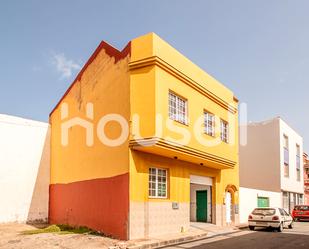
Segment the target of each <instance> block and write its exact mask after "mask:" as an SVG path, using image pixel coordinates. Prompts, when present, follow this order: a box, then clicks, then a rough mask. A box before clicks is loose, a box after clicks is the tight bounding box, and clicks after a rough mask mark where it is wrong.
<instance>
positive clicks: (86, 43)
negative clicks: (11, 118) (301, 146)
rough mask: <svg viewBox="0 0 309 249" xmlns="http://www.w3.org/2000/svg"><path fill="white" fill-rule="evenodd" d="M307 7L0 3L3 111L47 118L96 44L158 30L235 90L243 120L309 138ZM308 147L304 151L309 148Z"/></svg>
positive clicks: (199, 1) (280, 1)
mask: <svg viewBox="0 0 309 249" xmlns="http://www.w3.org/2000/svg"><path fill="white" fill-rule="evenodd" d="M308 9H309V1H306V0H303V1H302V0H297V1H295V0H290V1H287V0H277V1H274V0H268V1H260V0H256V1H247V0H241V1H239V0H234V1H230V0H222V1H221V0H213V1H210V0H194V1H182V0H174V1H173V0H168V1H167V0H162V1H159V0H156V1H145V0H140V1H136V0H130V1H129V0H128V1H117V0H113V1H103V0H101V1H95V0H89V1H79V0H74V1H73V0H72V1H58V0H54V1H31V0H29V1H17V0H7V1H5V0H4V1H1V2H0V85H1V91H0V113H6V114H11V115H17V116H21V117H26V118H31V119H35V120H41V121H47V120H48V114H49V112H50V111H51V110H52V108H53V107H54V106H55V104H56V103H57V101H58V100H59V99H60V97H61V96H62V95H63V93H64V92H65V90H66V89H67V87H68V86H69V85H70V83H71V82H72V80H73V79H74V76H75V75H76V74H77V72H78V69H79V68H80V67H81V66H82V65H83V64H84V63H85V62H86V60H87V58H88V57H89V56H90V55H91V53H92V52H93V51H94V49H95V48H96V46H97V45H98V44H99V42H100V41H101V40H106V41H108V42H109V43H111V44H113V45H114V46H115V47H118V48H119V49H121V48H122V47H123V46H124V45H125V44H126V43H127V42H128V41H129V40H131V39H132V38H134V37H137V36H140V35H142V34H145V33H148V32H151V31H152V32H156V33H157V34H158V35H160V36H161V37H162V38H163V39H165V40H166V41H168V42H169V43H170V44H171V45H173V46H174V47H175V48H176V49H178V50H179V51H180V52H182V53H183V54H184V55H186V56H187V57H188V58H189V59H191V60H192V61H193V62H195V63H196V64H197V65H199V66H200V67H201V68H203V69H204V70H206V71H207V72H208V73H210V74H211V75H213V76H214V77H215V78H217V79H218V80H220V81H221V82H222V83H224V84H225V85H226V86H227V87H229V88H231V89H232V90H233V91H234V92H235V95H236V96H237V97H238V98H239V99H240V101H241V102H245V103H247V104H248V118H249V120H251V121H261V120H264V119H269V118H272V117H274V116H281V117H282V118H283V119H284V120H286V121H287V122H288V123H289V124H290V125H291V126H292V127H293V128H294V129H296V130H297V131H298V132H299V133H300V134H301V135H302V136H303V137H304V138H305V140H307V141H309V129H308V126H309V117H308V107H309V98H308V96H309V82H308V78H309V70H308V69H309V27H308V25H309V15H308ZM308 144H309V143H308V142H305V145H306V146H305V148H306V150H307V151H309V147H308Z"/></svg>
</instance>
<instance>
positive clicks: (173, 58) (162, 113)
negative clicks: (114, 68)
mask: <svg viewBox="0 0 309 249" xmlns="http://www.w3.org/2000/svg"><path fill="white" fill-rule="evenodd" d="M154 58H157V60H158V61H156V62H154V61H151V60H154ZM164 65H165V66H164ZM166 65H171V66H170V67H169V68H168V66H166ZM176 72H177V73H178V74H179V75H175V74H176ZM190 82H191V83H190ZM130 84H131V93H130V95H131V97H130V100H131V103H130V104H131V120H132V117H133V115H135V114H137V115H139V116H140V117H142V118H140V123H139V127H138V128H139V130H138V133H139V134H137V132H136V133H133V134H132V137H131V139H136V138H137V137H138V138H139V137H143V138H152V137H158V138H161V139H164V140H165V141H170V142H173V141H176V140H177V142H178V143H181V142H180V141H179V140H181V139H182V138H183V136H182V134H181V132H182V131H184V130H186V131H187V133H189V134H190V137H191V139H190V140H189V142H188V143H186V146H187V147H189V148H191V149H192V150H197V151H202V152H205V153H208V154H210V155H212V157H216V158H218V160H219V159H220V160H226V161H229V162H233V163H234V165H235V164H237V163H238V157H237V152H238V145H237V142H238V128H237V127H238V117H237V115H238V114H237V101H235V98H234V95H233V93H232V92H231V91H230V90H229V89H227V88H226V87H224V86H223V85H222V84H221V83H219V82H218V81H217V80H215V79H214V78H212V77H211V76H210V75H208V74H207V73H206V72H205V71H203V70H201V69H200V68H199V67H197V66H196V65H195V64H193V63H192V62H191V61H189V60H188V59H187V58H186V57H185V56H183V55H181V54H180V53H179V52H178V51H177V50H175V49H174V48H173V47H171V46H170V45H169V44H168V43H166V42H165V41H163V40H162V39H161V38H160V37H158V36H157V35H155V34H153V33H150V34H147V35H145V36H142V37H138V38H136V39H134V40H132V56H131V61H130ZM145 84H147V87H145ZM192 84H196V85H197V86H200V89H196V87H195V86H193V85H192ZM170 90H172V91H174V92H175V93H177V94H179V95H180V96H182V97H184V98H185V99H187V100H188V113H189V123H188V125H183V124H180V123H178V122H176V121H172V122H170V124H169V126H168V125H166V124H167V123H168V122H169V121H171V120H170V119H169V117H168V93H169V91H170ZM220 101H221V102H220ZM204 110H207V111H209V112H211V113H213V114H215V116H216V120H215V121H216V122H215V123H216V127H215V128H216V131H215V132H216V134H215V137H211V136H208V135H206V134H204V131H203V126H202V124H201V123H198V122H199V121H203V113H204ZM232 110H233V111H232ZM156 117H161V118H162V119H161V120H156ZM220 118H221V119H223V120H226V121H228V122H229V125H230V141H229V144H226V143H222V142H221V140H220ZM196 124H197V125H196ZM198 124H199V125H198ZM138 135H140V136H138ZM201 141H202V142H201ZM153 152H154V151H153ZM157 153H158V154H159V155H162V152H157ZM179 156H181V157H182V158H181V159H182V160H185V161H191V162H193V161H192V160H194V159H192V158H188V157H189V156H188V155H186V154H185V153H182V155H179ZM200 162H201V161H195V163H198V164H199V163H200ZM207 164H208V165H210V166H211V165H212V164H213V162H212V161H211V160H209V161H208V162H207Z"/></svg>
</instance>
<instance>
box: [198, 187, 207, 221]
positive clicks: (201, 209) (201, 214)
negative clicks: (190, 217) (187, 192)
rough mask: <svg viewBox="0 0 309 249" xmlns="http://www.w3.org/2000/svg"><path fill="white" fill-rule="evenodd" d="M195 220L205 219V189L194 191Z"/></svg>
mask: <svg viewBox="0 0 309 249" xmlns="http://www.w3.org/2000/svg"><path fill="white" fill-rule="evenodd" d="M196 221H201V222H206V221H207V190H202V191H196Z"/></svg>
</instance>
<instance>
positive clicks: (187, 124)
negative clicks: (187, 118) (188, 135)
mask: <svg viewBox="0 0 309 249" xmlns="http://www.w3.org/2000/svg"><path fill="white" fill-rule="evenodd" d="M169 119H170V120H172V121H174V122H176V123H177V124H181V125H184V126H187V127H189V122H186V123H182V122H180V121H178V120H175V119H171V118H169Z"/></svg>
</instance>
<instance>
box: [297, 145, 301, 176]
mask: <svg viewBox="0 0 309 249" xmlns="http://www.w3.org/2000/svg"><path fill="white" fill-rule="evenodd" d="M300 161H301V160H300V146H299V145H298V144H296V177H297V181H300Z"/></svg>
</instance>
